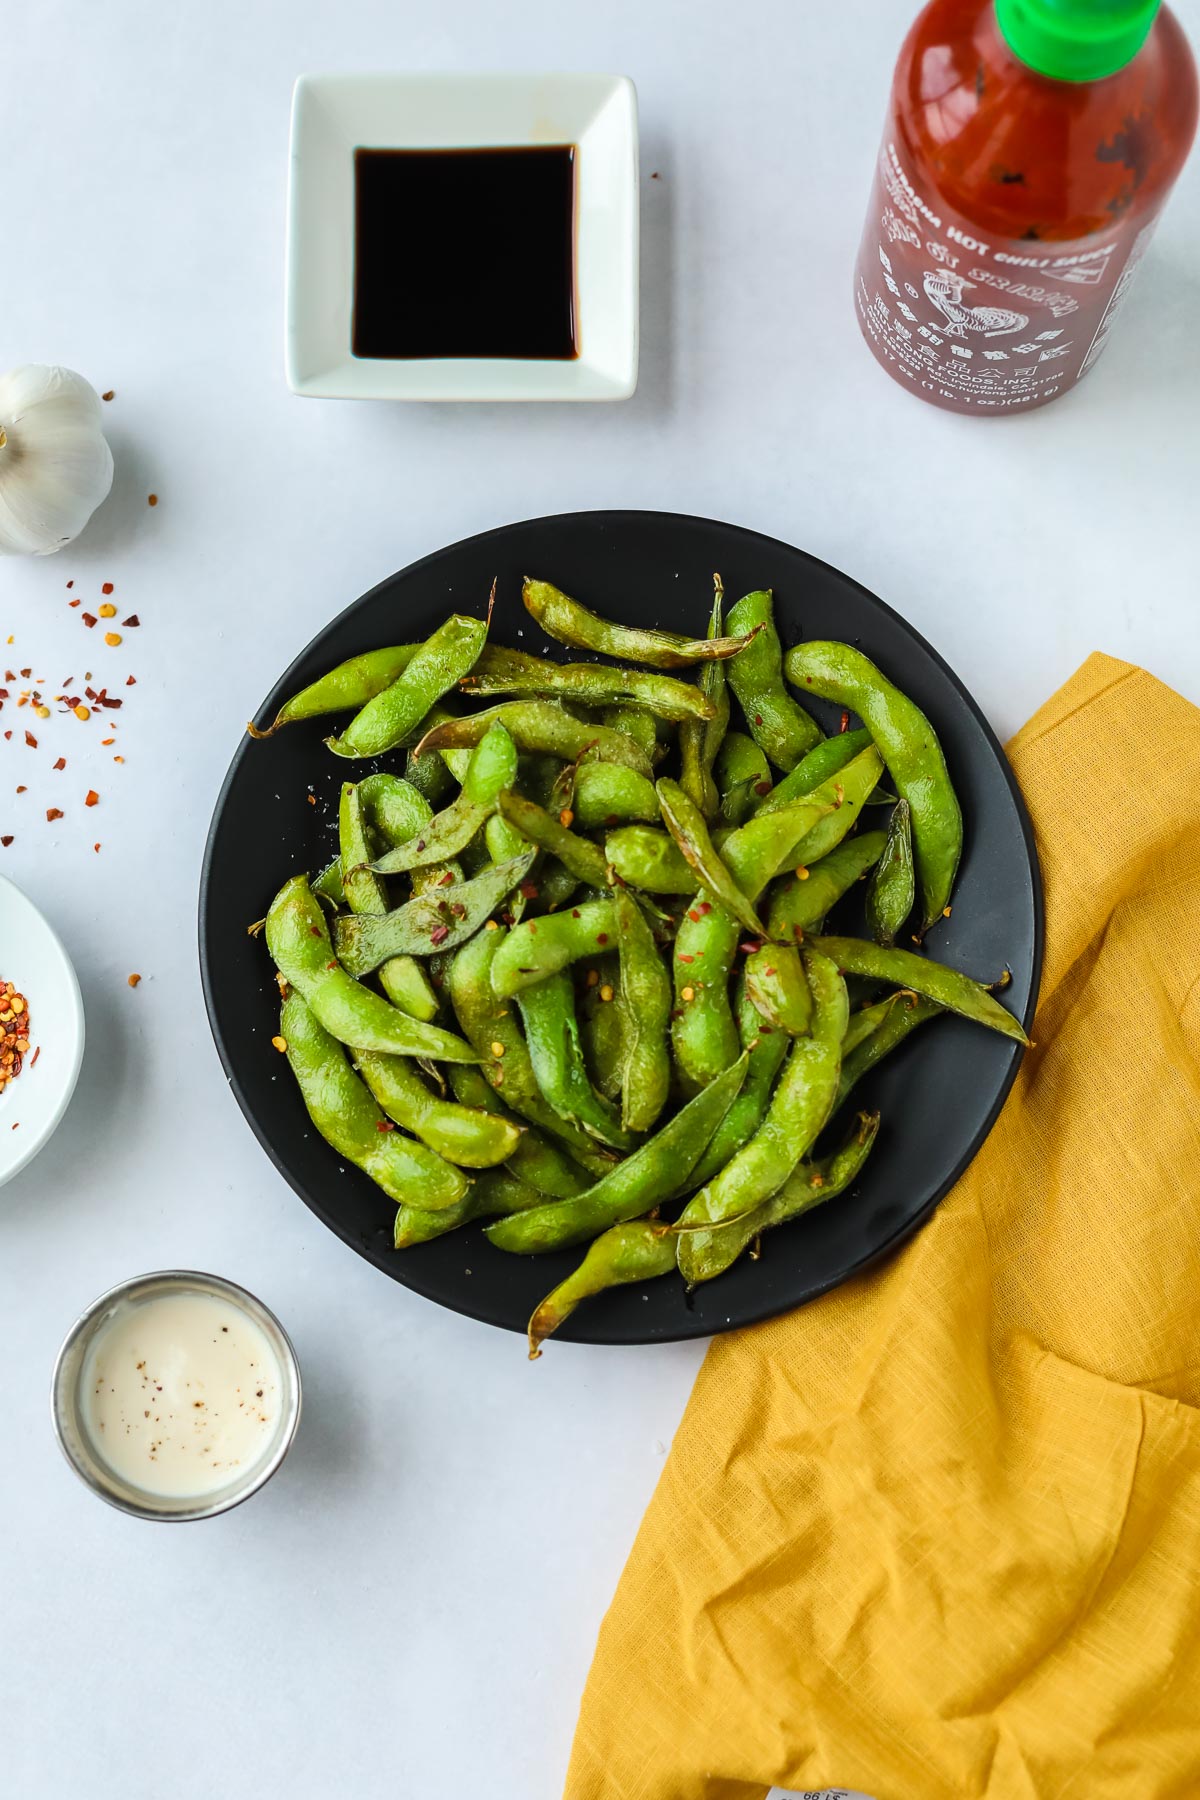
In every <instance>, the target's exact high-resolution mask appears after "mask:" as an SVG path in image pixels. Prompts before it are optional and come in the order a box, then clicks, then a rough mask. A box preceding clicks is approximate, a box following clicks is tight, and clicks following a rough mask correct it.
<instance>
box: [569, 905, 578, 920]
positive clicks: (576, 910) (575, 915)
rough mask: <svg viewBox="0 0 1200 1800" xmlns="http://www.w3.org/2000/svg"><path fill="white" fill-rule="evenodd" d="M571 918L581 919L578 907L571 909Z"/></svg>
mask: <svg viewBox="0 0 1200 1800" xmlns="http://www.w3.org/2000/svg"><path fill="white" fill-rule="evenodd" d="M571 917H572V918H573V919H577V918H578V917H579V908H578V907H577V906H573V907H572V908H571Z"/></svg>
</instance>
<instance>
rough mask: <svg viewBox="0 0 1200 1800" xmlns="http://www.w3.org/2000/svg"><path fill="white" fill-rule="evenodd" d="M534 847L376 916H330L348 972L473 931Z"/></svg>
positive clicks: (446, 944)
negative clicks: (466, 879) (506, 860)
mask: <svg viewBox="0 0 1200 1800" xmlns="http://www.w3.org/2000/svg"><path fill="white" fill-rule="evenodd" d="M536 854H537V853H536V851H534V850H527V851H526V852H525V854H524V856H514V857H513V858H512V860H511V862H506V863H498V864H491V865H489V866H488V867H487V868H486V869H485V870H484V871H483V873H482V874H481V875H476V876H475V878H474V880H473V881H459V882H455V883H452V884H449V885H447V886H445V887H436V888H433V889H432V890H431V891H430V892H429V893H427V894H420V895H418V896H417V898H416V899H415V900H409V901H407V902H406V903H405V905H403V906H397V907H396V908H394V910H393V911H391V912H386V913H381V914H379V915H377V916H364V915H363V914H361V913H360V914H358V915H352V916H351V917H350V918H339V919H335V920H334V924H333V932H334V944H335V946H336V949H337V953H338V956H339V957H340V958H341V960H342V962H343V963H344V964H345V966H346V968H347V969H348V970H349V971H350V973H351V975H369V974H370V973H371V971H372V969H377V968H378V967H379V965H380V963H382V962H386V961H387V959H388V958H389V957H390V956H431V955H432V954H433V952H434V951H446V950H454V949H456V948H457V947H458V945H459V944H462V943H465V941H466V940H467V938H469V937H473V936H474V935H475V933H476V932H477V931H478V930H479V928H480V926H481V925H482V924H483V923H484V921H485V920H487V919H489V918H490V917H491V915H492V913H493V912H494V911H495V910H496V908H497V907H498V906H499V904H500V902H501V901H502V900H503V899H504V896H505V895H506V894H507V893H509V892H511V890H512V889H513V888H515V887H516V886H517V885H518V883H519V882H521V881H523V880H524V879H525V877H526V875H528V873H529V871H530V869H531V868H532V866H533V859H534V857H535V855H536Z"/></svg>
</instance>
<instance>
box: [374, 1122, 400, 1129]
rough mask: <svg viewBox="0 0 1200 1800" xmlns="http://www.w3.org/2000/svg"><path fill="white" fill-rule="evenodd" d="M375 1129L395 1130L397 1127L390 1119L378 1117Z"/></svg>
mask: <svg viewBox="0 0 1200 1800" xmlns="http://www.w3.org/2000/svg"><path fill="white" fill-rule="evenodd" d="M375 1129H376V1131H395V1129H396V1127H395V1126H394V1125H393V1124H392V1121H391V1120H390V1119H377V1120H376V1121H375Z"/></svg>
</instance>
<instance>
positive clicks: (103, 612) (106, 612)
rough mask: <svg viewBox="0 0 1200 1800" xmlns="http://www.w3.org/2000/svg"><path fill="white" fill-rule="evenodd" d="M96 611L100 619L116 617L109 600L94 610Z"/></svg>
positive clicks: (115, 610) (115, 611)
mask: <svg viewBox="0 0 1200 1800" xmlns="http://www.w3.org/2000/svg"><path fill="white" fill-rule="evenodd" d="M96 611H97V612H98V613H99V614H100V617H101V618H102V619H115V618H116V616H117V609H116V607H115V606H114V605H113V603H112V601H111V600H106V601H105V603H104V605H103V606H98V607H97V608H96Z"/></svg>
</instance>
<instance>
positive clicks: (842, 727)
mask: <svg viewBox="0 0 1200 1800" xmlns="http://www.w3.org/2000/svg"><path fill="white" fill-rule="evenodd" d="M849 729H850V714H849V713H848V712H846V711H845V709H843V711H842V717H841V720H840V722H839V724H838V730H839V731H849Z"/></svg>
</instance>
